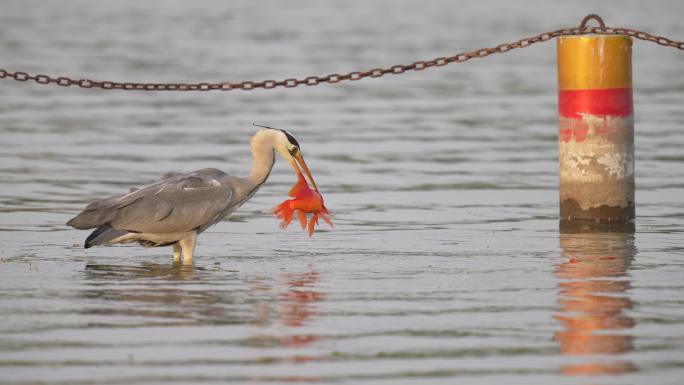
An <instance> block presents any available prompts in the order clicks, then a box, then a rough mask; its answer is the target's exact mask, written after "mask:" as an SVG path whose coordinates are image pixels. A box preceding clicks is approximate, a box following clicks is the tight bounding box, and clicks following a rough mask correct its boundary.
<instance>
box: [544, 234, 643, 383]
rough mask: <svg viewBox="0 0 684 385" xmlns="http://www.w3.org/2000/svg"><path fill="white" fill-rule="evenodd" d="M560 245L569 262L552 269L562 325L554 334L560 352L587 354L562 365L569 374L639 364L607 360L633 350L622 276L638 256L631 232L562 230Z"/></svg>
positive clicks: (612, 370) (627, 284)
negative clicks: (586, 359) (591, 357)
mask: <svg viewBox="0 0 684 385" xmlns="http://www.w3.org/2000/svg"><path fill="white" fill-rule="evenodd" d="M560 245H561V248H562V253H563V256H564V257H566V258H567V261H566V262H564V263H562V264H561V265H560V266H558V268H557V269H556V272H555V275H556V277H557V278H558V279H559V283H558V288H559V297H558V307H559V309H558V311H557V313H556V315H555V318H556V319H558V320H559V321H560V323H561V325H562V326H563V329H564V330H562V331H559V332H557V333H556V335H555V339H556V341H558V344H559V345H560V352H561V354H563V355H570V356H578V359H579V360H582V361H584V360H583V359H582V358H581V357H585V358H589V356H593V355H601V356H602V357H601V358H600V359H598V357H596V359H593V360H589V361H588V362H581V361H580V362H577V363H568V364H565V365H563V366H562V367H561V372H562V373H563V374H567V375H596V374H619V373H625V372H631V371H634V370H636V369H637V368H636V367H635V366H634V364H633V363H631V362H630V361H628V360H617V359H611V358H610V356H618V355H621V354H624V353H627V352H629V351H631V350H633V349H634V346H633V337H632V336H631V335H630V334H628V333H627V332H626V330H627V329H630V328H633V327H634V326H635V321H634V320H633V319H632V318H630V317H629V316H628V315H626V314H625V311H626V310H629V309H631V308H632V306H633V303H632V300H631V299H630V298H629V297H628V296H627V294H626V292H627V290H629V288H630V282H629V280H628V279H627V278H626V277H627V271H628V269H629V266H630V263H631V261H632V259H633V258H634V256H635V254H636V248H635V247H634V236H633V234H631V233H605V232H604V233H591V232H584V233H582V232H579V233H578V232H576V233H562V234H561V235H560Z"/></svg>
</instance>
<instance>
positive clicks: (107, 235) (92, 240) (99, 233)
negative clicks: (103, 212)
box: [84, 224, 128, 249]
mask: <svg viewBox="0 0 684 385" xmlns="http://www.w3.org/2000/svg"><path fill="white" fill-rule="evenodd" d="M126 234H128V231H126V230H116V229H113V228H112V227H111V226H109V225H108V224H107V225H104V226H100V227H98V228H97V229H96V230H95V231H93V232H92V233H90V235H89V236H88V239H86V241H85V246H84V247H85V248H86V249H88V248H90V247H93V246H97V245H102V244H105V243H107V242H109V241H111V240H112V239H115V238H118V237H120V236H122V235H126Z"/></svg>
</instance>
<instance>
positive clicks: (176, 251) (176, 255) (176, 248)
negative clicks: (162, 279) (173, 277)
mask: <svg viewBox="0 0 684 385" xmlns="http://www.w3.org/2000/svg"><path fill="white" fill-rule="evenodd" d="M180 257H181V247H180V244H179V243H178V242H176V243H174V244H173V263H178V262H180Z"/></svg>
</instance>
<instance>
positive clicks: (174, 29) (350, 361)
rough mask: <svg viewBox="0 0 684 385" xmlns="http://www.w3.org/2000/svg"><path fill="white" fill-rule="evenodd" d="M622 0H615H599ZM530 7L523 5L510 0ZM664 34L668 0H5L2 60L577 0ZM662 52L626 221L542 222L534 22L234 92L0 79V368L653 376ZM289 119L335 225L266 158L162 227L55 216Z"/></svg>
mask: <svg viewBox="0 0 684 385" xmlns="http://www.w3.org/2000/svg"><path fill="white" fill-rule="evenodd" d="M618 4H619V5H618ZM531 9H532V10H534V11H533V12H531V11H530V10H531ZM591 12H597V13H600V14H601V15H602V16H604V18H605V19H606V22H607V23H608V24H609V25H611V26H625V27H633V28H639V29H643V30H646V31H651V32H654V33H659V34H663V35H666V36H669V37H672V38H675V39H678V40H682V39H683V38H684V24H682V23H681V15H682V14H684V6H683V5H682V4H681V3H680V2H676V1H663V2H658V3H655V4H648V5H647V4H645V3H642V2H637V1H629V2H620V3H611V2H603V3H601V4H595V2H589V1H581V2H572V3H571V4H557V3H552V2H539V1H531V0H527V1H524V2H522V3H521V2H510V4H509V3H505V4H493V3H484V2H480V4H470V3H468V2H452V1H433V2H429V3H423V2H410V1H377V2H362V1H352V2H315V1H292V2H287V3H283V2H275V1H272V2H271V1H266V2H251V1H232V2H219V1H209V2H193V3H192V4H190V3H188V2H185V1H161V0H159V1H145V2H137V1H129V0H124V1H117V2H107V3H98V4H93V3H92V2H89V1H85V0H82V1H75V0H68V1H60V2H38V1H26V0H9V1H4V2H3V6H2V12H1V13H0V67H3V68H7V69H8V70H26V71H31V72H34V73H49V74H57V75H62V74H64V75H70V76H74V77H90V78H96V79H108V80H109V79H111V80H131V81H152V82H154V81H187V82H193V81H224V80H229V81H238V80H248V79H250V80H262V79H271V78H272V79H283V78H288V77H301V76H308V75H314V74H316V75H325V74H328V73H333V72H348V71H353V70H364V69H370V68H374V67H378V66H390V65H394V64H398V63H411V62H413V61H415V60H418V59H431V58H434V57H439V56H444V55H450V54H454V53H457V52H461V51H465V50H472V49H477V48H480V47H483V46H494V45H497V44H499V43H502V42H506V41H514V40H517V39H519V38H521V37H523V36H527V35H532V34H536V33H538V32H542V31H546V30H552V29H557V28H560V27H564V26H574V25H577V24H578V23H579V20H581V18H582V17H583V16H584V15H585V14H587V13H591ZM682 68H684V56H683V55H682V54H681V52H679V51H676V50H673V49H666V48H662V47H659V46H656V45H654V44H649V43H643V42H635V47H634V70H635V72H634V82H635V83H634V89H635V109H636V128H637V130H636V151H637V154H636V155H637V169H636V171H637V184H638V190H637V204H638V206H637V216H638V221H637V223H636V233H635V234H634V235H630V234H615V233H613V234H611V233H605V234H582V233H563V234H561V233H559V231H558V224H557V210H558V202H557V200H558V192H557V184H558V180H557V143H556V140H557V137H556V108H557V106H556V94H555V93H556V86H555V82H556V79H555V76H556V73H555V44H554V43H553V42H547V43H544V44H539V45H535V46H533V47H529V48H526V49H524V50H517V51H513V52H509V53H507V54H506V55H495V56H492V57H489V58H487V59H482V60H473V61H471V62H468V63H464V64H458V65H450V66H447V67H444V68H441V69H431V70H426V71H422V72H417V73H406V74H403V75H401V76H387V77H384V78H381V79H372V80H364V81H362V82H354V83H347V84H339V85H323V86H318V87H301V88H297V89H293V90H271V91H252V92H230V93H201V94H200V93H192V94H191V93H173V94H172V93H134V92H105V91H93V90H90V91H89V90H79V89H65V88H61V87H41V86H38V85H30V84H19V83H16V82H14V81H9V80H4V81H0V144H2V145H1V146H0V292H1V293H2V295H1V296H0V383H12V384H28V383H50V384H86V383H101V384H162V383H164V384H167V383H203V384H210V383H216V384H218V383H227V382H234V383H300V382H301V383H303V382H306V383H310V382H313V383H350V384H352V383H353V384H362V383H364V384H365V383H369V384H402V383H411V384H414V383H415V384H447V383H449V384H451V383H454V382H462V383H468V384H493V383H506V384H526V385H527V384H549V383H554V384H563V383H568V384H586V383H602V384H603V383H605V384H631V383H652V384H655V383H658V384H676V383H679V382H680V381H681V378H682V375H684V306H683V305H684V300H683V299H682V292H683V291H682V289H684V270H683V268H684V259H683V257H684V247H683V246H682V239H684V238H683V237H682V226H683V225H684V198H683V197H684V182H682V181H683V180H684V154H683V153H682V147H684V139H683V138H684V136H682V133H683V132H684V131H683V128H684V127H683V126H684V110H683V109H682V100H684V80H683V79H684V78H682V76H681V75H682ZM253 122H256V123H260V124H266V125H272V126H277V127H282V128H286V129H289V130H290V131H292V132H293V133H294V134H295V135H296V136H297V138H298V139H299V141H300V142H301V144H302V150H303V152H304V154H305V156H306V158H307V161H308V163H309V164H310V166H311V168H312V170H313V172H314V174H315V176H316V177H317V182H318V184H319V185H320V187H321V189H322V191H323V193H324V194H325V197H326V204H327V206H328V207H329V208H330V209H331V211H332V212H333V213H334V215H335V217H334V221H335V224H336V225H337V227H336V228H335V229H333V230H329V229H327V228H325V227H324V228H323V230H322V231H320V232H317V233H316V235H315V236H314V237H313V238H312V239H309V238H308V237H307V236H306V233H304V232H302V231H300V230H298V229H296V228H295V227H294V226H293V227H292V228H290V229H288V230H287V231H282V230H280V229H278V223H277V221H276V220H275V219H274V218H273V217H272V215H271V214H269V212H268V210H269V209H270V208H271V207H273V206H275V205H276V204H277V203H279V202H280V201H281V200H283V199H285V197H286V196H285V194H286V192H287V190H288V188H289V186H290V185H291V184H292V183H293V182H294V177H293V175H292V173H291V171H290V170H289V166H288V165H286V164H281V163H278V164H276V168H275V170H274V173H273V174H272V177H271V179H270V180H269V183H268V184H267V185H266V186H265V187H264V188H263V189H262V190H261V191H260V192H259V193H258V194H257V196H256V197H254V199H252V200H251V201H250V202H249V203H248V204H246V205H244V206H243V207H242V208H241V209H240V210H239V211H238V212H236V213H235V215H233V216H232V217H230V218H228V219H226V220H225V221H223V222H221V223H219V224H218V225H217V226H215V227H214V228H212V229H211V230H210V231H207V232H206V233H204V234H203V235H202V236H201V237H200V241H199V246H198V248H197V252H196V260H195V264H194V265H193V266H188V267H181V266H173V264H172V263H171V250H170V249H169V248H158V249H151V250H142V249H141V248H139V247H136V246H119V247H100V248H93V249H89V250H84V249H83V248H82V244H83V241H84V239H85V237H86V236H87V232H84V231H77V230H74V229H70V228H67V227H66V226H65V225H64V223H65V222H66V221H67V220H68V219H69V218H70V217H71V216H72V215H74V214H75V213H77V212H78V211H79V210H80V209H82V208H83V207H84V205H85V204H86V203H87V202H89V201H91V200H93V199H96V198H98V197H104V196H108V195H113V194H117V193H120V192H122V191H125V190H126V189H128V187H129V186H136V185H141V184H145V183H148V182H150V181H152V180H154V179H155V178H157V177H158V176H159V175H160V174H161V173H163V172H167V171H190V170H194V169H198V168H203V167H217V168H221V169H224V170H226V171H228V172H230V173H234V174H236V175H244V174H246V173H247V172H248V170H249V167H250V163H249V162H250V156H249V145H248V142H249V138H250V136H251V135H252V134H253V132H254V128H253V127H252V126H251V124H252V123H253Z"/></svg>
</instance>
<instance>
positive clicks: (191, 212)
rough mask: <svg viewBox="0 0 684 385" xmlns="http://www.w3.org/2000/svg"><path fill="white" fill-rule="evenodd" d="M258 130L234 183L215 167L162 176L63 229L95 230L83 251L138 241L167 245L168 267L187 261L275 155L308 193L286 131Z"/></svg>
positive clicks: (93, 207) (260, 179)
mask: <svg viewBox="0 0 684 385" xmlns="http://www.w3.org/2000/svg"><path fill="white" fill-rule="evenodd" d="M259 127H262V129H261V130H259V131H258V132H257V133H256V134H255V135H254V136H253V137H252V140H251V146H252V158H253V164H252V172H251V174H250V175H249V176H247V177H244V178H240V177H235V176H231V175H228V174H226V173H225V172H223V171H221V170H218V169H215V168H204V169H201V170H197V171H193V172H189V173H184V174H181V173H170V174H165V175H164V176H163V177H162V179H160V180H159V181H157V182H155V183H152V184H150V185H147V186H144V187H141V188H139V189H135V190H133V191H131V192H129V193H127V194H121V195H117V196H114V197H110V198H106V199H102V200H98V201H95V202H93V203H91V204H89V205H88V206H87V207H86V208H85V210H84V211H83V212H81V213H80V214H78V215H77V216H76V217H74V218H72V219H71V220H70V221H69V222H67V225H69V226H72V227H74V228H76V229H79V230H86V229H95V231H93V232H92V233H91V234H90V236H89V237H88V238H87V239H86V241H85V248H86V249H87V248H89V247H92V246H97V245H112V244H117V243H131V242H138V243H140V245H142V246H144V247H146V248H147V247H159V246H172V247H173V259H174V262H178V261H180V258H181V254H182V256H183V263H189V262H191V261H192V257H193V254H194V252H195V244H196V241H197V235H198V234H200V233H202V232H203V231H205V230H207V229H208V228H209V227H211V226H213V225H214V224H216V223H218V222H219V221H221V220H222V219H223V218H225V217H226V216H227V215H228V214H230V213H231V212H233V211H234V210H235V209H237V208H238V207H240V206H241V205H242V204H243V203H245V202H246V201H247V200H249V199H250V198H251V197H252V196H254V194H255V193H256V192H257V190H259V188H260V187H261V186H262V185H263V184H264V183H265V182H266V179H267V178H268V176H269V174H270V173H271V169H272V168H273V165H274V163H275V153H276V152H277V153H278V154H279V155H280V156H281V157H282V158H284V159H285V160H286V161H288V162H289V163H290V164H291V165H292V167H293V168H294V170H295V172H296V173H297V175H298V176H299V177H300V180H303V179H304V177H303V174H302V171H303V172H304V173H305V174H306V177H307V178H308V182H310V183H311V185H312V186H313V188H314V190H316V191H318V188H317V186H316V183H315V182H314V179H313V176H312V175H311V172H310V171H309V168H308V167H307V165H306V162H304V158H303V156H302V153H301V150H300V147H299V143H298V142H297V140H296V139H295V138H294V137H293V136H292V135H291V134H289V133H288V132H286V131H284V130H279V129H274V128H270V127H264V126H259Z"/></svg>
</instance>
